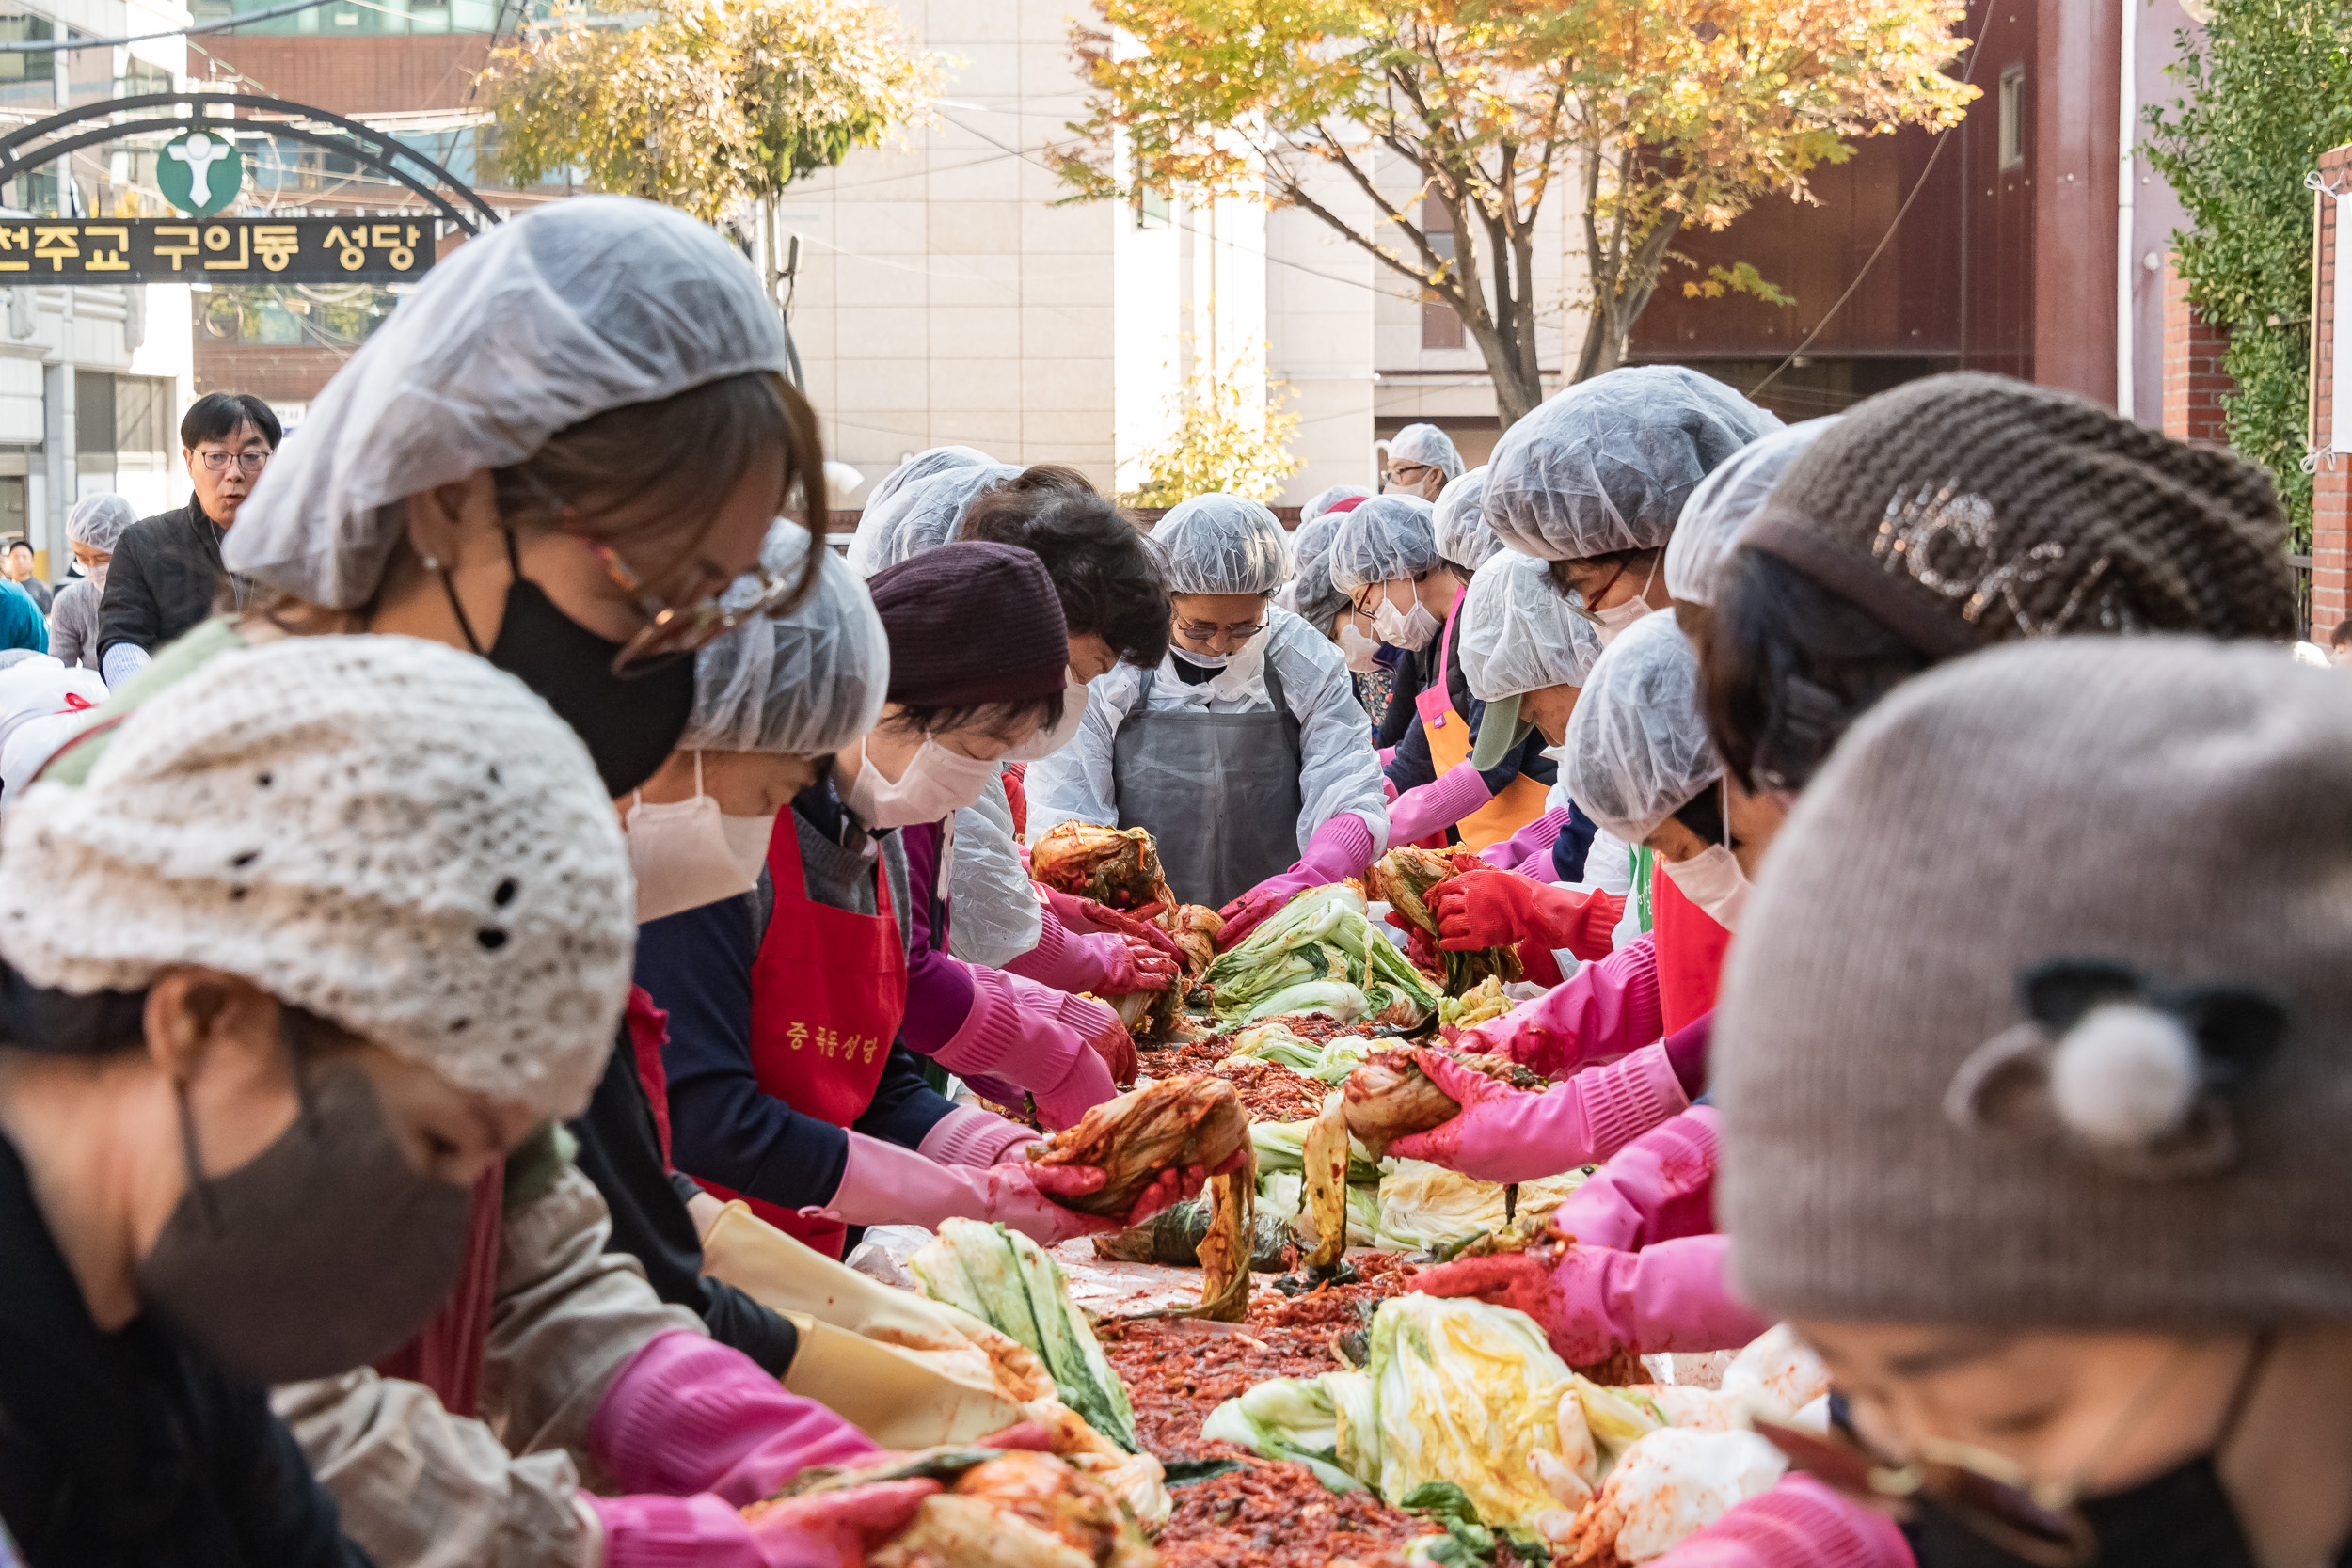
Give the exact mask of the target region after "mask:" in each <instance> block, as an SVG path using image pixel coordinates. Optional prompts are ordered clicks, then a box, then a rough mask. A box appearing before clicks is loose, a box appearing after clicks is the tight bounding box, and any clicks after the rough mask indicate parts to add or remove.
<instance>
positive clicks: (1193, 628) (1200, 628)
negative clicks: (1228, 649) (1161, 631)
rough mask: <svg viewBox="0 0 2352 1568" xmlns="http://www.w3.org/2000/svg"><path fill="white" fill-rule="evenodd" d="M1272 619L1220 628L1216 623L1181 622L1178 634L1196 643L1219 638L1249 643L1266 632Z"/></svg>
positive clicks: (1177, 629)
mask: <svg viewBox="0 0 2352 1568" xmlns="http://www.w3.org/2000/svg"><path fill="white" fill-rule="evenodd" d="M1271 619H1272V618H1271V617H1268V619H1267V620H1266V621H1256V622H1237V623H1235V624H1234V625H1232V626H1218V625H1217V624H1216V622H1214V621H1179V622H1177V623H1176V633H1177V635H1178V636H1180V637H1189V638H1191V639H1192V640H1193V641H1195V642H1206V641H1210V640H1211V639H1212V638H1217V637H1225V638H1231V639H1232V640H1233V641H1236V642H1247V641H1249V640H1250V639H1251V638H1253V637H1255V636H1257V635H1258V634H1259V633H1260V632H1262V631H1263V630H1265V628H1266V626H1267V625H1268V623H1269V622H1270V621H1271Z"/></svg>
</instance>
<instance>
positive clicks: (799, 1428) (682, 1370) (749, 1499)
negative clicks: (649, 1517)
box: [588, 1329, 880, 1508]
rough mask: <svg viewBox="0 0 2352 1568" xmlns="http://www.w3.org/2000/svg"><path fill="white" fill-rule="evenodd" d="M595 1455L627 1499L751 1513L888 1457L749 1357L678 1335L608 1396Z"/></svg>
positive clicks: (654, 1345) (644, 1356) (596, 1423)
mask: <svg viewBox="0 0 2352 1568" xmlns="http://www.w3.org/2000/svg"><path fill="white" fill-rule="evenodd" d="M588 1451H589V1453H590V1454H591V1455H592V1456H593V1457H594V1458H596V1460H597V1461H598V1462H599V1463H600V1464H602V1465H604V1466H605V1468H606V1469H607V1470H609V1471H611V1472H612V1478H613V1480H614V1481H617V1482H618V1483H619V1486H620V1490H621V1491H623V1492H652V1493H660V1494H661V1495H662V1496H664V1497H691V1496H692V1495H693V1494H694V1493H697V1492H709V1493H715V1494H717V1496H718V1497H719V1498H720V1499H721V1500H723V1502H725V1503H726V1504H728V1505H729V1506H731V1507H734V1508H742V1507H745V1506H747V1505H749V1504H752V1503H755V1502H757V1501H758V1500H759V1499H760V1498H762V1497H767V1496H768V1495H769V1494H771V1493H772V1492H773V1491H775V1489H776V1488H777V1487H778V1486H780V1485H782V1484H783V1483H784V1482H785V1481H788V1480H790V1479H791V1478H792V1477H794V1476H796V1475H798V1474H800V1472H801V1471H803V1469H806V1468H807V1467H808V1466H809V1465H843V1464H848V1463H849V1462H850V1461H852V1460H856V1459H859V1458H862V1457H864V1456H865V1455H866V1454H870V1453H876V1452H879V1451H880V1450H879V1449H876V1448H875V1446H874V1444H873V1442H872V1441H871V1440H870V1439H868V1438H867V1437H866V1434H865V1433H861V1432H859V1431H858V1430H857V1428H855V1427H853V1426H851V1425H850V1423H849V1422H847V1421H845V1420H843V1419H842V1418H840V1417H838V1416H836V1415H834V1413H833V1412H832V1411H830V1410H827V1409H826V1408H825V1407H824V1406H823V1405H820V1404H818V1402H815V1401H814V1400H804V1399H803V1398H801V1397H800V1396H799V1395H798V1394H787V1393H786V1392H785V1391H784V1387H783V1386H782V1385H781V1384H779V1383H777V1381H776V1380H775V1379H774V1378H772V1377H771V1376H770V1375H769V1374H768V1373H767V1372H765V1371H763V1370H760V1368H759V1365H758V1363H756V1362H755V1361H754V1360H752V1358H751V1357H750V1356H748V1355H745V1354H743V1353H742V1352H741V1351H739V1350H733V1349H730V1348H729V1347H727V1346H725V1345H722V1344H719V1343H717V1342H716V1341H714V1340H712V1339H710V1338H707V1337H706V1336H705V1335H704V1334H703V1333H702V1332H701V1331H700V1330H699V1329H695V1330H689V1329H673V1330H671V1331H670V1332H668V1333H666V1334H659V1335H656V1336H655V1337H654V1338H652V1339H650V1340H648V1341H646V1343H645V1346H644V1349H643V1350H640V1351H639V1352H638V1353H637V1354H635V1355H634V1356H631V1357H630V1358H629V1361H628V1365H626V1366H624V1367H623V1368H622V1369H621V1370H620V1372H619V1374H618V1375H616V1376H615V1377H614V1378H613V1379H612V1383H611V1385H610V1386H607V1387H606V1389H605V1391H604V1398H603V1400H602V1401H601V1402H598V1404H597V1406H596V1417H595V1418H594V1419H593V1420H592V1421H590V1423H589V1426H588Z"/></svg>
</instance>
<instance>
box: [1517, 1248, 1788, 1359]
mask: <svg viewBox="0 0 2352 1568" xmlns="http://www.w3.org/2000/svg"><path fill="white" fill-rule="evenodd" d="M1730 1249H1731V1238H1729V1237H1728V1236H1685V1237H1683V1238H1682V1239H1681V1240H1679V1241H1674V1242H1660V1243H1657V1244H1656V1245H1655V1246H1650V1247H1645V1248H1644V1249H1643V1250H1642V1251H1640V1252H1607V1251H1602V1250H1601V1249H1598V1248H1586V1247H1570V1248H1569V1249H1568V1251H1567V1254H1566V1258H1565V1259H1564V1263H1563V1267H1564V1269H1565V1266H1566V1264H1567V1263H1568V1262H1570V1261H1573V1260H1574V1259H1577V1258H1578V1257H1579V1255H1583V1256H1586V1257H1588V1258H1592V1259H1596V1261H1597V1267H1598V1269H1599V1271H1600V1275H1601V1277H1600V1278H1598V1279H1597V1280H1596V1281H1594V1282H1593V1288H1592V1291H1591V1294H1590V1296H1589V1297H1588V1298H1586V1299H1588V1300H1589V1301H1590V1302H1591V1303H1592V1306H1593V1307H1594V1308H1595V1310H1596V1311H1597V1313H1598V1316H1599V1323H1598V1324H1597V1325H1596V1326H1597V1328H1598V1329H1599V1330H1601V1331H1602V1332H1605V1334H1606V1336H1607V1338H1609V1339H1610V1340H1611V1341H1613V1344H1612V1346H1611V1348H1612V1349H1624V1350H1628V1351H1631V1352H1632V1353H1633V1354H1637V1355H1655V1354H1658V1353H1659V1352H1660V1351H1710V1350H1736V1349H1738V1348H1739V1347H1740V1346H1741V1345H1744V1344H1746V1343H1748V1341H1750V1340H1751V1339H1754V1338H1756V1336H1757V1335H1759V1334H1762V1333H1763V1332H1764V1331H1765V1330H1766V1329H1768V1328H1770V1327H1772V1319H1770V1318H1767V1317H1764V1316H1762V1315H1761V1314H1760V1313H1758V1312H1757V1311H1756V1308H1754V1307H1750V1306H1749V1305H1748V1304H1747V1303H1746V1302H1744V1301H1741V1300H1740V1298H1739V1297H1738V1296H1736V1295H1734V1294H1732V1292H1731V1286H1730V1284H1729V1282H1728V1281H1727V1279H1726V1278H1725V1276H1724V1263H1725V1261H1726V1260H1727V1259H1728V1258H1729V1255H1730ZM1555 1348H1556V1340H1555ZM1562 1354H1563V1355H1564V1356H1565V1357H1566V1359H1567V1360H1568V1361H1569V1362H1571V1363H1572V1364H1578V1365H1581V1364H1583V1363H1585V1362H1588V1361H1596V1360H1599V1359H1601V1356H1592V1355H1567V1354H1566V1353H1565V1351H1564V1352H1562ZM1607 1354H1610V1350H1604V1351H1602V1353H1601V1355H1602V1356H1605V1355H1607Z"/></svg>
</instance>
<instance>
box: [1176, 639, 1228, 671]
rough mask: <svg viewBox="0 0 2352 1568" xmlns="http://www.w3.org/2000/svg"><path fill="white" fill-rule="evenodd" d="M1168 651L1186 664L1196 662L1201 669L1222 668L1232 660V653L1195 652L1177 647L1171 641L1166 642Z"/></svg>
mask: <svg viewBox="0 0 2352 1568" xmlns="http://www.w3.org/2000/svg"><path fill="white" fill-rule="evenodd" d="M1168 652H1169V653H1171V654H1174V655H1175V656H1176V657H1178V658H1181V659H1183V660H1184V662H1185V663H1186V664H1197V665H1199V666H1200V668H1201V669H1203V670H1222V669H1224V668H1225V667H1226V666H1227V665H1229V664H1231V663H1232V662H1233V656H1232V654H1201V653H1195V652H1193V650H1191V649H1190V648H1179V647H1177V646H1176V645H1175V644H1174V643H1172V642H1171V643H1169V644H1168Z"/></svg>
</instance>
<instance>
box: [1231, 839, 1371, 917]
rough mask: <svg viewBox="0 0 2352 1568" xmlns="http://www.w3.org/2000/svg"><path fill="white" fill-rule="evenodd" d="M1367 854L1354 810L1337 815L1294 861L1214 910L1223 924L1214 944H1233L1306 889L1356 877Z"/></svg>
mask: <svg viewBox="0 0 2352 1568" xmlns="http://www.w3.org/2000/svg"><path fill="white" fill-rule="evenodd" d="M1372 858H1373V843H1372V830H1371V829H1370V828H1368V827H1366V826H1365V825H1364V819H1363V818H1362V817H1360V816H1357V815H1356V814H1355V813H1354V812H1352V811H1343V812H1342V813H1340V814H1339V815H1338V816H1334V817H1332V818H1331V819H1330V820H1329V821H1328V822H1326V823H1325V824H1324V825H1323V826H1322V827H1320V828H1317V829H1316V830H1315V831H1314V836H1312V837H1311V838H1310V839H1308V841H1307V852H1306V853H1305V854H1304V855H1301V856H1300V857H1299V858H1298V863H1296V864H1295V865H1294V866H1292V867H1291V868H1290V869H1289V870H1288V871H1280V872H1277V873H1275V875H1273V876H1271V877H1268V878H1267V879H1265V880H1264V881H1263V882H1260V883H1259V884H1258V885H1257V886H1256V887H1253V888H1251V889H1250V890H1249V891H1248V893H1245V894H1243V895H1241V896H1240V897H1238V898H1236V899H1234V900H1233V901H1232V903H1230V904H1228V905H1226V906H1225V907H1224V908H1223V909H1222V910H1219V911H1217V913H1218V914H1220V915H1222V916H1223V917H1224V920H1225V928H1224V929H1223V930H1222V931H1219V932H1218V933H1217V938H1216V943H1217V946H1218V947H1219V948H1230V947H1232V946H1235V945H1236V944H1238V943H1239V942H1242V941H1243V940H1244V939H1245V938H1247V937H1248V935H1249V933H1250V932H1252V931H1254V930H1256V929H1257V928H1258V924H1259V922H1261V921H1263V919H1265V917H1266V916H1268V915H1270V914H1272V913H1273V912H1274V911H1277V910H1279V909H1280V908H1281V907H1282V906H1283V905H1285V904H1287V903H1289V902H1290V901H1291V900H1292V899H1293V898H1295V897H1296V896H1297V895H1299V894H1302V893H1304V892H1306V891H1307V890H1308V889H1309V888H1311V887H1323V886H1326V885H1327V884H1328V883H1331V882H1343V881H1345V880H1346V879H1348V878H1350V877H1360V876H1362V875H1363V874H1364V868H1365V867H1366V866H1368V865H1370V864H1371V863H1372Z"/></svg>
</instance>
